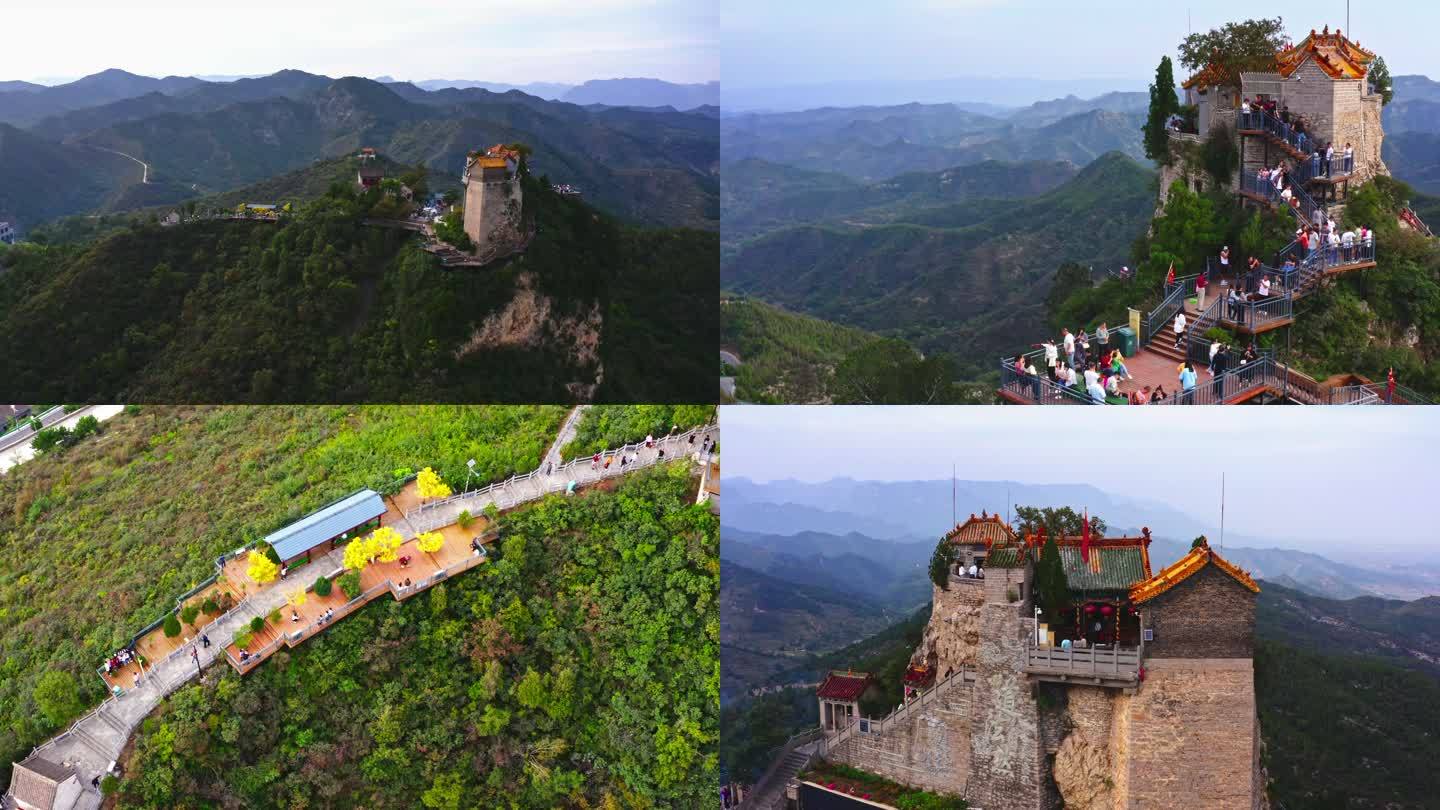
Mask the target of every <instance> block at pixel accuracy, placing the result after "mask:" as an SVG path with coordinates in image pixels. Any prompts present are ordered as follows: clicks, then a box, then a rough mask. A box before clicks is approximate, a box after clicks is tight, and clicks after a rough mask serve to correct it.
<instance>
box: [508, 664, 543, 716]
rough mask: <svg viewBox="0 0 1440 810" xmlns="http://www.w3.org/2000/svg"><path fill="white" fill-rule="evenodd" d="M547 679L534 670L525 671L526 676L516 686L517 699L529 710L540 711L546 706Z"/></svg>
mask: <svg viewBox="0 0 1440 810" xmlns="http://www.w3.org/2000/svg"><path fill="white" fill-rule="evenodd" d="M545 691H546V690H545V679H544V677H543V676H542V675H541V674H540V673H538V672H536V671H535V670H533V669H527V670H525V676H524V677H522V678H521V679H520V682H519V683H517V684H516V685H515V699H516V700H518V701H520V705H521V706H524V707H525V708H527V709H538V708H541V707H542V706H544V705H545Z"/></svg>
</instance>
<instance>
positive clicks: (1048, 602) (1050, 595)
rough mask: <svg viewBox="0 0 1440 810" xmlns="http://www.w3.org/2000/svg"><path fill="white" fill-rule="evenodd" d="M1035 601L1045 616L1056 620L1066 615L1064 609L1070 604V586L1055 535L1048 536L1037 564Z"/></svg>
mask: <svg viewBox="0 0 1440 810" xmlns="http://www.w3.org/2000/svg"><path fill="white" fill-rule="evenodd" d="M1035 601H1036V603H1037V604H1038V605H1039V606H1040V609H1041V610H1043V611H1044V612H1045V616H1047V617H1052V616H1053V617H1056V619H1058V618H1059V617H1060V616H1063V615H1064V609H1065V608H1066V607H1068V606H1069V604H1070V586H1069V584H1068V583H1067V582H1066V580H1065V568H1064V567H1063V566H1062V565H1061V564H1060V546H1059V545H1058V544H1057V543H1056V542H1055V535H1053V534H1047V535H1046V537H1045V545H1044V546H1042V547H1041V548H1040V559H1039V561H1037V562H1036V564H1035Z"/></svg>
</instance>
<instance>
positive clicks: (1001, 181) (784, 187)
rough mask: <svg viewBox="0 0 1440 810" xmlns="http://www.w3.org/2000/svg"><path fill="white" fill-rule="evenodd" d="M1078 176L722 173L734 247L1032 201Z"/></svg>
mask: <svg viewBox="0 0 1440 810" xmlns="http://www.w3.org/2000/svg"><path fill="white" fill-rule="evenodd" d="M1079 171H1080V169H1079V167H1078V166H1076V165H1075V164H1073V163H1069V162H1062V161H1031V162H1026V163H1005V162H1000V161H985V162H983V163H972V164H969V165H966V166H957V167H955V168H953V169H946V170H945V171H941V172H912V173H909V174H902V175H899V176H896V177H892V178H890V179H888V180H885V181H882V182H879V183H874V184H870V185H861V184H859V183H857V182H856V181H854V180H851V179H850V178H848V177H845V176H843V175H840V174H836V173H832V172H812V171H808V170H806V169H797V168H794V167H791V166H783V165H780V164H776V163H770V162H768V161H764V160H761V159H759V158H747V159H745V160H742V161H739V162H737V163H731V164H729V165H727V166H726V167H725V169H724V171H723V172H722V173H721V176H720V195H721V196H720V210H721V220H722V224H723V225H722V229H723V232H724V235H725V238H726V240H727V241H732V242H733V241H734V240H738V239H747V238H751V237H753V236H757V235H759V234H762V233H766V232H768V231H771V230H774V229H776V228H781V227H786V226H791V225H799V224H803V223H805V222H819V221H823V220H831V219H837V218H844V219H845V220H846V221H848V222H855V221H857V220H863V221H864V222H865V223H867V224H875V223H879V222H888V221H894V220H900V219H904V217H905V215H906V214H907V213H909V212H911V211H914V210H917V209H919V208H924V207H930V206H939V205H947V204H950V203H957V202H963V201H965V200H971V199H977V198H989V199H997V198H998V199H1015V198H1020V197H1033V196H1035V195H1038V194H1043V193H1045V192H1047V191H1050V190H1052V189H1054V188H1056V187H1057V186H1059V185H1061V184H1063V183H1065V182H1066V181H1068V180H1070V179H1071V178H1072V177H1074V176H1075V174H1076V173H1077V172H1079Z"/></svg>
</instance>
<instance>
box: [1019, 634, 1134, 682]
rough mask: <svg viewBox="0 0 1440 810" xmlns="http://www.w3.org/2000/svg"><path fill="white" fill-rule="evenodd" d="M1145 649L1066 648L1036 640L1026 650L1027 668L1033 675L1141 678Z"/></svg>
mask: <svg viewBox="0 0 1440 810" xmlns="http://www.w3.org/2000/svg"><path fill="white" fill-rule="evenodd" d="M1032 642H1033V639H1032ZM1142 650H1143V648H1140V647H1119V648H1117V649H1096V648H1093V647H1085V648H1077V647H1072V648H1071V649H1068V650H1066V649H1062V648H1060V647H1038V646H1035V645H1034V644H1033V643H1032V644H1031V645H1030V646H1029V647H1027V648H1026V650H1025V671H1026V672H1027V673H1029V674H1031V675H1056V676H1066V677H1069V676H1080V677H1109V678H1112V679H1114V678H1119V679H1127V678H1129V679H1134V680H1137V681H1138V680H1139V678H1140V661H1141V658H1142V654H1143V652H1142Z"/></svg>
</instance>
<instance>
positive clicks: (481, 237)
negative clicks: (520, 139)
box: [462, 144, 524, 259]
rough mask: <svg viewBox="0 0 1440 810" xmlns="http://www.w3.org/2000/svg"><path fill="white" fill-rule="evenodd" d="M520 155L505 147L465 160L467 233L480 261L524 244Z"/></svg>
mask: <svg viewBox="0 0 1440 810" xmlns="http://www.w3.org/2000/svg"><path fill="white" fill-rule="evenodd" d="M520 170H521V155H520V153H519V152H518V151H517V150H515V149H512V148H510V147H508V146H504V145H503V144H496V145H495V146H492V147H490V148H489V149H486V150H484V151H483V152H471V153H470V154H469V156H468V157H467V158H466V161H465V174H464V176H463V177H462V180H463V182H464V183H465V234H466V235H467V236H469V237H470V241H472V242H474V243H475V253H476V255H477V256H480V257H481V258H486V259H490V258H500V257H502V256H507V255H509V254H511V253H514V252H516V251H517V250H519V249H520V248H521V247H522V245H523V242H524V238H523V236H522V224H521V214H522V212H523V209H524V195H523V191H522V189H521V183H520Z"/></svg>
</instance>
